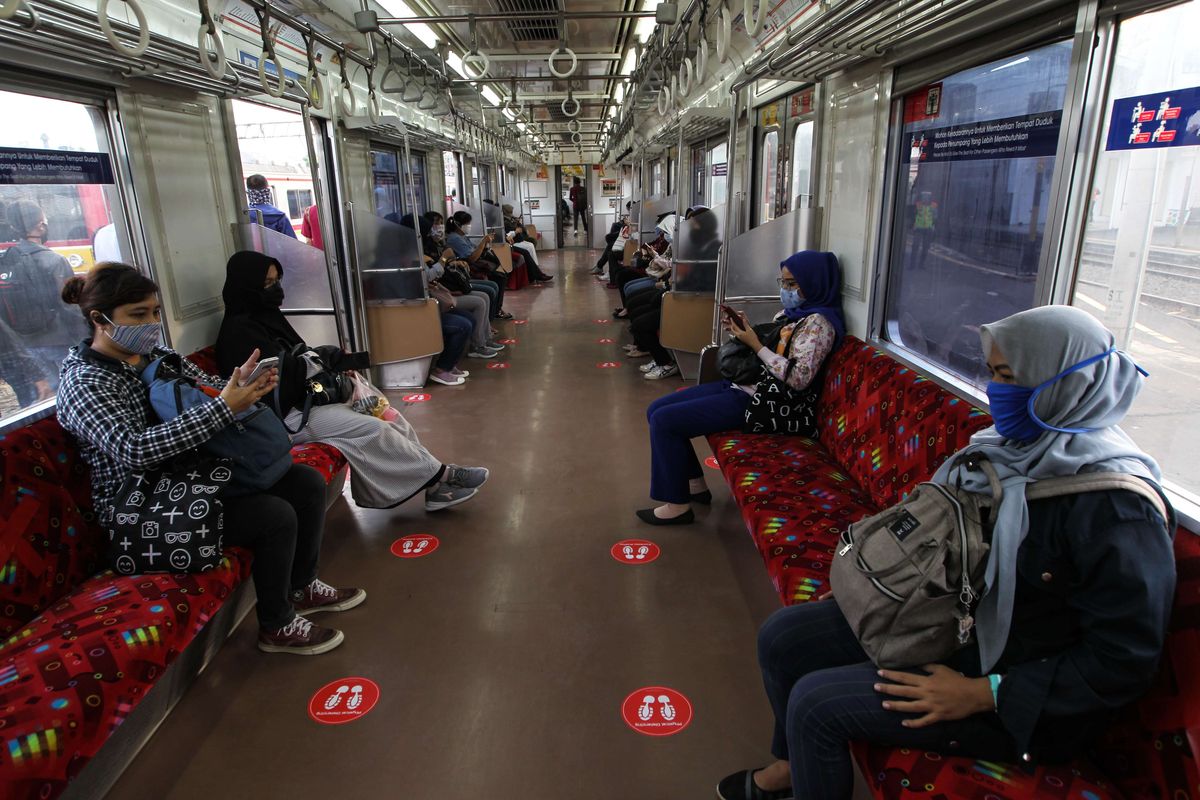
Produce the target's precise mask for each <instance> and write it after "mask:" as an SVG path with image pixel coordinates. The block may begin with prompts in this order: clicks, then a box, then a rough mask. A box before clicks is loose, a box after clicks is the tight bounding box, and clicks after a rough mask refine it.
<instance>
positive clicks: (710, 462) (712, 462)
mask: <svg viewBox="0 0 1200 800" xmlns="http://www.w3.org/2000/svg"><path fill="white" fill-rule="evenodd" d="M704 466H706V467H711V468H712V469H720V468H721V465H720V464H718V463H717V457H716V456H709V457H708V458H706V459H704Z"/></svg>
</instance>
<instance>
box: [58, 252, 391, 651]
mask: <svg viewBox="0 0 1200 800" xmlns="http://www.w3.org/2000/svg"><path fill="white" fill-rule="evenodd" d="M62 299H63V301H64V302H66V303H68V304H70V305H77V306H79V307H80V309H82V311H83V316H84V318H85V319H86V320H87V323H88V326H89V328H90V329H91V335H90V336H89V337H88V338H87V339H85V340H84V341H82V342H81V343H80V344H78V345H76V346H75V347H72V348H71V351H70V353H69V354H68V355H67V357H66V360H65V361H64V362H63V370H62V383H61V385H60V386H59V387H58V421H59V423H61V424H62V426H63V428H64V429H65V430H67V431H68V432H70V433H71V434H73V435H74V436H75V437H76V438H77V439H78V440H79V449H80V452H81V453H82V454H83V459H84V460H85V461H86V462H87V463H88V465H89V466H90V467H91V468H92V497H93V500H94V507H95V508H97V509H100V508H104V507H105V506H106V505H107V504H108V502H109V501H110V500H111V498H113V497H114V496H115V495H116V494H117V492H118V491H119V490H120V488H121V484H122V483H123V482H124V481H125V479H126V478H128V477H129V476H130V475H131V474H133V473H135V472H142V471H144V470H147V469H153V468H156V467H159V466H161V465H163V464H164V463H166V462H167V461H169V460H170V459H172V458H174V457H175V456H178V455H181V454H183V453H188V452H190V451H194V450H195V449H196V448H197V447H199V446H200V445H201V444H203V443H204V442H206V441H208V440H209V439H210V438H211V437H212V436H213V435H214V434H216V433H217V432H218V431H220V430H222V429H224V428H225V427H227V426H228V425H231V424H232V423H233V422H234V415H236V414H240V413H241V412H243V411H246V410H248V409H249V408H250V407H251V406H253V405H254V403H255V402H256V401H258V400H260V399H262V398H263V397H265V396H267V395H268V394H270V393H271V392H272V391H273V390H274V388H275V385H276V382H277V379H278V374H277V372H276V371H275V370H265V371H264V372H263V374H262V375H260V376H259V377H258V378H257V379H256V380H255V382H254V383H243V379H244V378H247V377H250V375H251V374H252V373H253V371H254V368H255V367H256V366H257V365H258V357H259V351H258V350H251V351H249V352H248V353H247V356H248V358H246V359H245V362H244V363H241V364H238V365H236V366H234V367H232V368H231V369H230V370H229V375H230V376H231V377H230V379H229V380H228V381H224V380H221V379H219V378H215V377H213V376H211V375H207V374H205V373H204V372H202V371H201V370H200V369H199V368H198V367H196V366H195V365H193V364H192V363H191V362H189V361H187V360H186V359H185V360H184V361H183V365H184V371H185V372H186V374H187V375H188V377H191V378H193V379H195V380H197V381H199V382H200V383H202V384H204V385H207V386H210V387H212V388H213V389H219V390H220V396H219V397H214V398H212V399H211V400H209V401H208V402H207V403H205V404H204V405H201V406H197V407H195V408H192V409H189V410H188V411H186V412H184V413H183V414H180V415H179V416H178V417H176V418H175V419H173V420H171V421H170V422H166V423H161V422H158V420H157V418H156V417H155V416H154V415H153V412H152V410H151V407H150V399H149V389H148V388H147V387H146V386H145V384H143V383H142V379H141V373H142V371H143V370H144V369H145V368H146V366H147V365H148V364H149V363H150V361H151V360H152V359H154V358H158V357H160V356H163V355H167V354H170V353H171V352H172V351H171V350H168V349H167V348H165V347H162V346H160V342H161V341H162V326H161V323H160V319H161V309H162V307H161V304H160V301H159V298H158V286H157V285H156V284H155V283H154V281H152V280H150V279H149V278H147V277H146V276H145V275H143V274H141V273H140V272H139V271H138V270H137V269H135V268H133V267H131V266H127V265H125V264H101V265H99V266H97V267H95V268H94V269H92V270H91V272H89V273H88V276H87V278H83V277H74V278H71V279H70V280H69V281H67V283H66V285H65V286H64V287H63V289H62ZM223 502H224V505H225V530H224V535H223V544H224V545H226V546H229V545H233V546H237V547H245V548H246V549H248V550H250V551H251V552H253V553H254V565H253V574H254V591H255V593H256V594H257V595H258V604H257V607H256V609H255V611H256V613H257V615H258V647H259V649H260V650H264V651H266V652H270V653H293V654H297V655H316V654H318V653H324V652H326V651H328V650H332V649H333V648H335V647H337V646H338V645H339V644H341V643H342V639H343V635H342V632H341V631H338V630H335V629H333V628H323V627H320V626H318V625H314V624H312V623H311V622H309V621H308V620H307V619H305V616H303V615H311V614H316V613H318V612H322V611H345V610H347V609H350V608H353V607H355V606H357V605H359V604H360V603H362V602H363V601H364V600H365V599H366V597H367V593H366V592H364V591H363V590H362V589H337V588H334V587H332V586H330V585H328V584H326V583H325V582H323V581H322V580H320V579H319V578H318V577H317V562H318V558H319V556H320V552H321V535H322V532H323V531H324V529H325V479H324V478H322V477H321V473H319V472H317V471H316V470H315V469H313V468H312V467H309V466H305V465H302V464H293V465H292V466H291V468H290V469H289V470H288V472H287V473H286V474H284V476H283V477H282V478H281V479H280V480H279V482H278V483H276V484H275V485H274V486H272V487H271V488H270V489H268V490H267V491H265V492H262V493H261V494H252V495H242V496H237V497H225V498H223Z"/></svg>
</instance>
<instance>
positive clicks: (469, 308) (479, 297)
mask: <svg viewBox="0 0 1200 800" xmlns="http://www.w3.org/2000/svg"><path fill="white" fill-rule="evenodd" d="M454 307H455V310H461V311H465V312H467V313H468V314H470V315H471V321H472V322H474V323H475V330H474V332H473V333H472V334H471V347H473V348H476V349H478V348H480V347H483V346H484V345H485V344H487V343H488V342H490V341H491V340H492V326H491V323H490V322H488V296H487V295H486V294H484V293H483V292H471V293H470V294H464V295H459V296H458V297H456V298H454Z"/></svg>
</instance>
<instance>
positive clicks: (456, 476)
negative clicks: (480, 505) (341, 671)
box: [443, 464, 488, 489]
mask: <svg viewBox="0 0 1200 800" xmlns="http://www.w3.org/2000/svg"><path fill="white" fill-rule="evenodd" d="M487 479H488V471H487V467H460V466H457V465H455V464H447V465H446V475H445V477H444V478H443V481H444V482H445V483H448V484H450V485H451V486H454V487H457V488H462V489H478V488H479V487H480V486H483V484H485V483H487Z"/></svg>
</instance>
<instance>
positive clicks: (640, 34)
mask: <svg viewBox="0 0 1200 800" xmlns="http://www.w3.org/2000/svg"><path fill="white" fill-rule="evenodd" d="M658 3H659V0H642V11H653V10H654V9H656V8H658ZM657 25H658V23H657V22H655V21H654V17H642V18H640V19H639V20H638V21H637V26H636V27H635V28H634V29H633V35H634V36H636V37H637V40H638V41H639V42H641V43H642V44H645V43H646V42H647V41H649V39H650V37H651V36H653V35H654V28H655V26H657Z"/></svg>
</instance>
